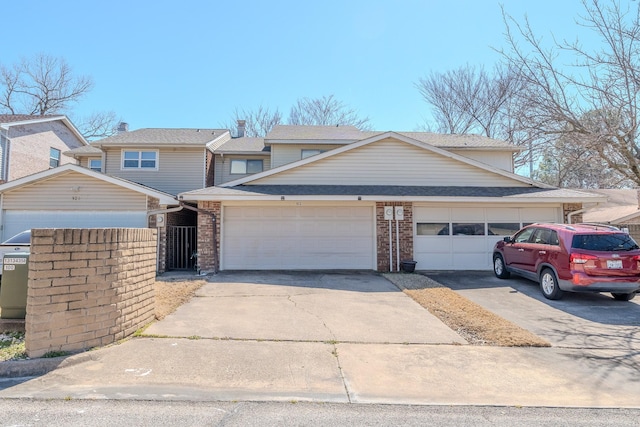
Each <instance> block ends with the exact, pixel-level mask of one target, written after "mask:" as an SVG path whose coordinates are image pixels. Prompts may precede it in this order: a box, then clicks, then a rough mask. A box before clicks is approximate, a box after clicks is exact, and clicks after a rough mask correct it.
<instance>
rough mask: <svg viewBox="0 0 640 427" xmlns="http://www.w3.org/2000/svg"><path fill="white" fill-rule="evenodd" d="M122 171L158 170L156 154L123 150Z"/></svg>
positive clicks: (155, 152)
mask: <svg viewBox="0 0 640 427" xmlns="http://www.w3.org/2000/svg"><path fill="white" fill-rule="evenodd" d="M122 169H144V170H158V152H157V151H145V150H138V151H133V150H123V151H122Z"/></svg>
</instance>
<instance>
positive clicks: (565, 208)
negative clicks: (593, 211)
mask: <svg viewBox="0 0 640 427" xmlns="http://www.w3.org/2000/svg"><path fill="white" fill-rule="evenodd" d="M580 209H582V203H565V204H563V205H562V218H563V221H564V223H565V224H568V223H569V214H570V213H571V212H575V211H578V210H580ZM579 222H582V214H581V213H580V214H577V215H573V216H572V217H571V223H572V224H578V223H579Z"/></svg>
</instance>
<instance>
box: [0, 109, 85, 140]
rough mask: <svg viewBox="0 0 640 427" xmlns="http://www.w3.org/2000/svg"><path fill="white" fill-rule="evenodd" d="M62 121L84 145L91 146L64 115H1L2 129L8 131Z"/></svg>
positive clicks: (0, 125)
mask: <svg viewBox="0 0 640 427" xmlns="http://www.w3.org/2000/svg"><path fill="white" fill-rule="evenodd" d="M58 120H59V121H61V122H62V123H63V124H64V125H65V126H66V127H67V128H68V129H69V130H70V131H71V132H72V133H73V134H74V135H75V136H76V138H78V140H79V141H80V143H81V144H82V145H89V142H87V140H86V139H85V138H84V136H83V135H82V133H80V131H79V130H78V128H76V127H75V126H74V124H73V123H71V120H69V118H67V116H63V115H43V116H33V115H28V114H0V128H2V129H8V128H10V127H11V126H27V125H30V124H37V123H46V122H52V121H58Z"/></svg>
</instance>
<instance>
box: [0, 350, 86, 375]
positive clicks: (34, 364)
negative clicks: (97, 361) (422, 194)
mask: <svg viewBox="0 0 640 427" xmlns="http://www.w3.org/2000/svg"><path fill="white" fill-rule="evenodd" d="M91 359H92V355H91V354H88V353H80V354H74V355H69V356H59V357H50V358H39V359H25V360H6V361H4V362H0V378H20V377H35V376H39V375H44V374H47V373H49V372H51V371H53V370H54V369H56V368H64V367H67V366H72V365H76V364H78V363H82V362H87V361H89V360H91Z"/></svg>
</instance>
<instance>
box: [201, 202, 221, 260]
mask: <svg viewBox="0 0 640 427" xmlns="http://www.w3.org/2000/svg"><path fill="white" fill-rule="evenodd" d="M198 208H199V209H202V210H203V211H207V212H211V213H213V214H214V215H215V219H216V221H215V223H214V222H213V217H212V215H208V214H206V213H205V212H198V263H199V265H200V270H201V271H203V272H212V271H217V270H218V269H219V268H220V260H219V259H218V257H219V254H220V222H221V221H220V213H221V212H222V208H221V203H220V202H202V201H201V202H198ZM214 227H215V232H216V234H215V243H216V247H215V252H214V247H213V242H214V235H213V230H214Z"/></svg>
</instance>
